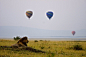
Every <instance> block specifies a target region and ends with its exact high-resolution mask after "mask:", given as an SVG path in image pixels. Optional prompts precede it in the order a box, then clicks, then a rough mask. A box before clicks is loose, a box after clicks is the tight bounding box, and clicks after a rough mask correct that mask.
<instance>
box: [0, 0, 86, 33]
mask: <svg viewBox="0 0 86 57" xmlns="http://www.w3.org/2000/svg"><path fill="white" fill-rule="evenodd" d="M26 11H33V15H32V17H31V18H30V19H29V18H28V17H27V16H26V14H25V13H26ZM48 11H52V12H53V13H54V14H53V17H52V18H51V19H50V20H49V19H48V18H47V16H46V12H48ZM0 26H19V27H20V26H21V27H28V28H36V29H44V30H71V31H73V30H74V31H76V30H86V0H6V1H4V0H0ZM15 31H16V30H15ZM40 33H41V32H40ZM40 33H39V34H40Z"/></svg>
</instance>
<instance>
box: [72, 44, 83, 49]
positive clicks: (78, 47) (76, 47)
mask: <svg viewBox="0 0 86 57" xmlns="http://www.w3.org/2000/svg"><path fill="white" fill-rule="evenodd" d="M73 49H74V50H82V46H81V45H74V46H73Z"/></svg>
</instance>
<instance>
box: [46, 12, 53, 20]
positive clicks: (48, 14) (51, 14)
mask: <svg viewBox="0 0 86 57" xmlns="http://www.w3.org/2000/svg"><path fill="white" fill-rule="evenodd" d="M46 15H47V17H48V18H49V19H51V17H52V16H53V12H51V11H48V12H47V13H46Z"/></svg>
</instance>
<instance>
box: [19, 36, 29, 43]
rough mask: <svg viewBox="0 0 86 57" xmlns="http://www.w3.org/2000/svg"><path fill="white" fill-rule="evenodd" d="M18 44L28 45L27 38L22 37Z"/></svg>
mask: <svg viewBox="0 0 86 57" xmlns="http://www.w3.org/2000/svg"><path fill="white" fill-rule="evenodd" d="M18 42H22V43H28V42H29V41H28V39H27V37H23V38H21V39H20V40H19V41H18Z"/></svg>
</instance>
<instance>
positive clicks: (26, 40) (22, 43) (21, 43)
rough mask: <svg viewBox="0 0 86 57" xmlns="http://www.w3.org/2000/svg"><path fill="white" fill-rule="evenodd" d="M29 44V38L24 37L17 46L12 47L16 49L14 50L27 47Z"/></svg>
mask: <svg viewBox="0 0 86 57" xmlns="http://www.w3.org/2000/svg"><path fill="white" fill-rule="evenodd" d="M28 42H29V41H28V39H27V37H23V38H21V39H20V40H19V41H18V42H17V43H16V44H14V45H12V46H11V47H14V48H22V47H27V43H28Z"/></svg>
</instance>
